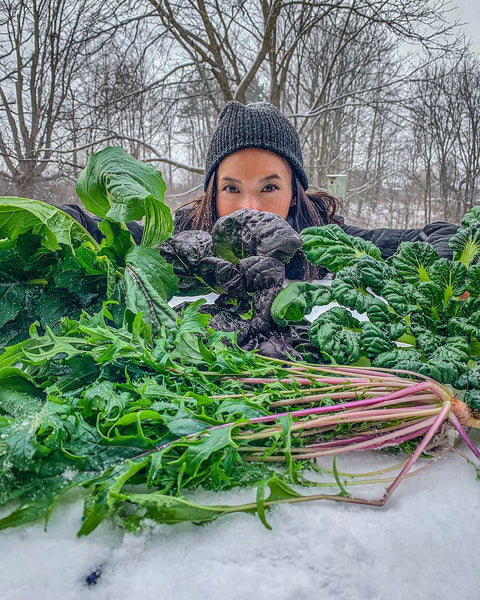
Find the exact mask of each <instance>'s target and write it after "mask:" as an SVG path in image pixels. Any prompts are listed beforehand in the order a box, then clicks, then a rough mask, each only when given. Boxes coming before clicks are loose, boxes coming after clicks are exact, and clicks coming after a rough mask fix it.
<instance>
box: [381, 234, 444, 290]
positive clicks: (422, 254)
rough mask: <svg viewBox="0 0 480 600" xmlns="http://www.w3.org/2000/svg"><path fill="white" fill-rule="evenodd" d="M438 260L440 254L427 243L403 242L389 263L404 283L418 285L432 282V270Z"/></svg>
mask: <svg viewBox="0 0 480 600" xmlns="http://www.w3.org/2000/svg"><path fill="white" fill-rule="evenodd" d="M438 259H439V256H438V254H437V253H436V252H435V250H434V249H433V247H432V246H431V245H430V244H427V243H426V242H402V243H401V244H400V246H399V247H398V250H397V251H396V252H395V254H394V255H393V256H391V257H390V259H389V262H390V264H391V265H392V266H393V267H394V268H395V269H396V270H397V272H398V273H399V275H400V276H401V278H402V279H403V280H404V281H407V282H408V283H413V284H417V283H418V282H420V281H429V280H430V274H429V272H430V268H431V266H432V265H433V263H434V262H436V261H437V260H438Z"/></svg>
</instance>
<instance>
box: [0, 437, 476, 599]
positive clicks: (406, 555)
mask: <svg viewBox="0 0 480 600" xmlns="http://www.w3.org/2000/svg"><path fill="white" fill-rule="evenodd" d="M478 433H479V432H476V434H477V435H475V436H474V439H475V442H476V443H477V445H479V444H480V435H478ZM462 450H463V448H462ZM396 460H397V459H396V458H394V457H391V456H388V455H385V454H383V453H372V452H369V453H356V454H355V455H352V456H350V457H342V458H341V460H339V461H338V464H337V466H338V469H339V470H346V469H349V468H352V469H358V470H360V471H367V470H374V469H378V468H384V467H386V466H388V465H389V464H393V463H395V462H396ZM325 466H326V465H325ZM352 491H353V488H352ZM355 491H356V490H355ZM303 493H307V491H305V490H304V492H303ZM311 493H315V491H314V490H312V491H311ZM373 493H374V495H376V496H380V495H381V493H382V488H381V487H380V486H376V487H375V488H374V492H373ZM195 499H196V500H197V501H200V502H205V503H211V504H213V503H215V504H217V503H237V502H244V501H248V500H251V499H252V493H251V492H248V491H243V490H242V491H241V492H231V493H225V494H221V495H219V494H218V495H212V494H210V493H208V494H207V493H206V492H204V493H201V494H197V495H196V496H195ZM81 510H82V502H81V499H80V498H78V497H76V498H72V497H70V498H69V499H68V500H65V501H63V503H62V504H61V505H60V506H58V507H57V509H56V510H55V512H54V513H53V516H52V519H51V521H50V524H49V526H48V530H47V531H44V529H43V526H42V524H40V523H38V524H34V525H30V526H24V527H21V528H18V529H12V530H7V531H3V532H0V549H1V560H0V598H1V599H2V600H29V599H35V600H56V599H59V600H60V599H62V600H82V599H88V600H114V599H115V600H123V599H125V600H134V599H137V598H139V599H142V600H150V599H152V600H153V599H155V600H160V599H161V600H170V599H172V600H193V599H195V600H216V599H222V600H223V599H225V600H246V599H249V598H255V600H272V599H276V600H287V599H288V600H304V599H305V600H310V599H312V600H323V599H325V600H330V599H331V600H384V599H386V600H405V599H410V598H411V599H415V600H432V599H435V600H450V599H452V600H453V599H455V600H478V598H479V597H480V592H479V590H480V568H479V565H480V481H478V480H477V478H476V470H475V468H474V467H473V465H472V464H469V463H468V462H467V461H466V460H465V459H464V458H462V457H460V456H458V455H457V454H453V453H450V454H449V455H447V456H445V457H443V458H440V459H439V460H438V461H437V462H436V463H435V464H434V465H433V466H432V467H431V468H430V469H428V470H426V471H424V472H422V473H420V474H418V475H416V476H414V477H412V478H410V479H408V480H406V481H404V482H403V483H402V484H401V485H400V487H399V488H398V489H397V491H396V492H395V493H394V495H393V496H392V498H391V499H390V501H389V503H387V505H386V506H385V507H384V508H382V509H378V508H371V507H368V506H358V505H347V504H336V503H332V502H328V501H317V502H311V503H305V504H297V505H283V506H279V507H276V508H274V509H273V510H271V511H270V512H269V513H268V517H267V518H268V520H269V523H270V525H271V526H272V531H269V530H267V529H266V528H265V527H264V526H263V525H262V523H261V522H260V521H259V520H258V518H257V517H255V516H251V515H245V514H237V515H230V516H227V517H224V518H220V519H219V520H217V521H216V522H214V523H211V524H208V525H206V526H200V527H199V526H195V525H191V524H183V525H177V526H167V525H162V526H159V525H155V524H154V525H152V526H151V528H150V529H149V530H148V531H146V532H145V533H144V534H142V535H133V534H130V533H124V532H123V531H122V530H120V529H119V528H117V527H116V526H115V525H114V524H112V523H111V522H109V523H108V524H103V525H102V526H100V527H99V528H98V529H97V530H96V531H94V532H93V533H92V534H90V535H89V536H88V537H86V538H77V537H76V535H75V534H76V531H77V530H78V528H79V526H80V519H81ZM97 569H98V570H100V571H101V574H100V576H99V577H98V579H97V582H96V584H95V585H90V586H88V585H87V583H86V578H87V577H88V575H89V574H91V573H92V572H94V571H96V570H97Z"/></svg>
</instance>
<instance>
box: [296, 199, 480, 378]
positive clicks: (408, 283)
mask: <svg viewBox="0 0 480 600" xmlns="http://www.w3.org/2000/svg"><path fill="white" fill-rule="evenodd" d="M479 215H480V211H479V209H478V207H476V208H474V209H472V211H471V212H470V213H468V215H466V216H465V217H464V219H463V221H462V227H460V229H459V230H458V232H457V234H456V235H455V236H453V237H452V239H451V241H450V246H451V248H452V249H453V251H454V260H448V259H446V258H440V257H439V256H438V254H437V253H436V252H435V250H434V249H433V247H432V246H431V245H430V244H427V243H424V242H403V243H402V244H400V246H399V248H398V249H397V251H396V252H395V254H393V256H391V257H390V258H389V259H388V260H387V261H383V260H382V259H381V258H380V256H378V255H377V256H375V255H374V253H370V252H369V251H368V247H365V250H366V253H362V249H363V248H364V246H363V245H362V244H363V243H364V242H363V241H362V240H358V239H357V238H353V237H351V236H348V235H347V234H346V233H345V232H344V231H343V230H341V229H340V228H339V227H337V226H328V227H320V228H318V227H317V228H312V227H310V228H308V229H306V230H304V231H303V232H302V237H303V239H304V242H305V245H304V250H305V252H306V255H307V257H308V258H309V260H310V261H311V262H312V263H313V264H321V265H323V266H325V267H327V268H329V269H330V270H331V271H333V272H335V273H336V277H335V279H334V281H333V282H332V286H331V292H332V296H331V300H332V301H337V302H338V303H339V304H340V305H342V306H345V307H347V308H349V309H352V310H355V311H358V312H360V313H364V312H366V315H367V317H368V319H369V321H368V322H366V323H362V325H361V331H360V333H359V331H358V330H357V327H356V326H352V325H351V322H350V318H351V317H350V313H348V312H347V311H345V312H342V313H332V312H331V311H327V313H325V314H326V315H327V320H325V319H324V318H323V317H322V318H321V319H320V321H318V320H317V322H314V323H313V324H312V326H311V328H310V331H311V333H310V339H311V340H312V342H313V343H314V344H315V345H316V346H317V347H319V348H320V350H321V351H322V353H323V357H324V358H330V360H331V361H332V362H341V360H342V358H343V360H346V361H347V360H348V361H360V364H368V361H372V364H374V365H375V366H378V367H389V368H396V369H404V370H410V371H417V372H420V373H422V374H425V375H428V376H430V377H432V378H433V379H436V380H437V381H440V382H442V383H450V384H453V385H455V384H456V383H458V386H459V387H462V388H465V389H468V388H469V387H471V385H472V384H470V383H468V376H467V375H466V373H469V372H470V371H472V368H473V371H475V368H476V361H477V357H478V356H480V267H479V264H480V263H477V262H476V261H477V259H478V256H479V254H480V218H479ZM370 254H371V255H370ZM287 293H288V288H287V290H286V291H285V292H284V294H287ZM293 294H294V292H293V291H292V295H293ZM293 302H294V301H293V300H292V303H293ZM397 342H400V347H399V346H398V344H397ZM325 349H327V351H328V352H327V351H325Z"/></svg>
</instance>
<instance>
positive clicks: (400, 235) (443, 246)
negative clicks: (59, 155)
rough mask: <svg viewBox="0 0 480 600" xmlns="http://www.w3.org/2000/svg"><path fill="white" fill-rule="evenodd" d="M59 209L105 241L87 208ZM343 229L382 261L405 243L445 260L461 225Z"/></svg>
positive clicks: (293, 271)
mask: <svg viewBox="0 0 480 600" xmlns="http://www.w3.org/2000/svg"><path fill="white" fill-rule="evenodd" d="M59 208H61V209H62V210H63V211H64V212H66V213H67V214H69V215H70V216H71V217H73V218H74V219H75V220H76V221H78V222H79V223H80V224H81V225H82V226H83V227H85V229H86V230H87V231H88V232H89V233H90V235H91V236H92V237H93V238H95V239H96V240H97V241H98V242H99V241H100V240H101V239H102V237H103V234H102V232H101V231H100V230H99V228H98V221H99V219H98V218H97V217H92V216H90V215H89V214H88V213H87V212H86V211H85V210H84V209H82V208H81V207H80V206H77V205H75V204H64V205H63V206H60V207H59ZM189 217H191V214H190V211H189V210H188V209H186V210H178V211H177V212H176V214H175V232H178V231H182V230H183V229H184V225H185V223H186V222H188V221H189V220H190V219H189ZM342 228H343V230H344V231H345V232H346V233H348V234H349V235H354V236H357V237H361V238H363V239H364V240H369V241H371V242H372V243H374V244H375V245H376V246H377V247H378V248H379V249H380V252H381V254H382V258H388V257H389V256H391V255H392V254H394V252H395V250H396V249H397V248H398V246H399V245H400V244H401V243H402V242H429V243H430V244H432V246H433V247H434V248H435V250H436V251H437V253H438V254H439V255H440V256H441V257H445V258H451V257H452V251H451V249H450V248H449V246H448V241H449V239H450V238H451V237H452V235H454V234H455V233H456V231H457V229H458V227H457V225H452V224H451V223H443V222H436V223H431V224H429V225H426V226H425V227H423V228H422V229H388V228H380V229H361V228H360V227H353V226H351V225H343V226H342ZM128 229H129V230H130V233H131V234H132V236H133V238H134V240H135V242H136V243H137V244H139V243H140V240H141V239H142V233H143V228H142V226H141V225H139V224H138V223H135V222H133V223H129V224H128ZM287 277H288V279H303V269H302V266H301V261H300V259H299V256H298V253H297V255H295V256H294V257H293V259H292V260H291V261H290V263H289V264H288V265H287Z"/></svg>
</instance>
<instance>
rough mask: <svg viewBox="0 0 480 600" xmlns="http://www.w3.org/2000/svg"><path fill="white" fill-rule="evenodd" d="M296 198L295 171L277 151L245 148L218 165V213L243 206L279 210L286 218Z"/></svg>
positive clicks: (220, 214)
mask: <svg viewBox="0 0 480 600" xmlns="http://www.w3.org/2000/svg"><path fill="white" fill-rule="evenodd" d="M291 200H292V171H291V169H290V166H289V164H288V163H287V161H286V160H285V159H283V158H281V157H280V156H278V154H275V153H274V152H269V151H268V150H262V149H261V148H245V149H244V150H239V151H238V152H234V153H233V154H229V155H228V156H227V157H226V158H224V159H223V160H222V162H221V163H220V164H219V165H218V171H217V213H218V216H219V217H224V216H225V215H229V214H231V213H233V212H235V211H236V210H240V209H241V208H252V209H254V210H261V211H265V212H271V213H276V214H277V215H280V216H281V217H283V218H284V219H285V218H286V217H287V215H288V209H289V208H290V202H291Z"/></svg>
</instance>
